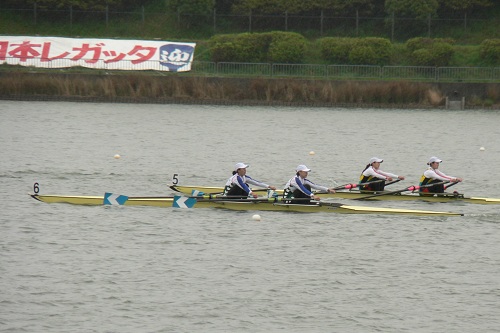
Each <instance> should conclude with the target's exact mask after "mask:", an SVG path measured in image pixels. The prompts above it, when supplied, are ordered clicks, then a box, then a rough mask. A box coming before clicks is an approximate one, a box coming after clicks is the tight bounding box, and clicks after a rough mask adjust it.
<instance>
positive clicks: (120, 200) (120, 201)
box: [102, 192, 128, 206]
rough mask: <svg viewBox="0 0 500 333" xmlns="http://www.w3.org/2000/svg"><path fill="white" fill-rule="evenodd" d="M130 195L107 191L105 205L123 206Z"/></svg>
mask: <svg viewBox="0 0 500 333" xmlns="http://www.w3.org/2000/svg"><path fill="white" fill-rule="evenodd" d="M127 200H128V197H127V196H126V195H120V194H113V193H109V192H106V193H104V200H103V202H102V203H103V205H117V206H121V205H124V204H125V202H127Z"/></svg>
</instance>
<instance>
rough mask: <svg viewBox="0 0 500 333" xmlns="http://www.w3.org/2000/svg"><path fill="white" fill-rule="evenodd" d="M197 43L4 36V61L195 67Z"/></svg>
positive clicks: (0, 59) (0, 49) (0, 39)
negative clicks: (193, 65)
mask: <svg viewBox="0 0 500 333" xmlns="http://www.w3.org/2000/svg"><path fill="white" fill-rule="evenodd" d="M195 46H196V43H177V42H166V41H150V40H117V39H96V38H62V37H30V36H0V64H5V63H7V64H9V65H21V66H34V67H43V68H65V67H74V66H81V67H88V68H95V69H110V70H115V69H117V70H157V71H171V72H185V71H189V70H191V63H192V62H193V57H194V48H195Z"/></svg>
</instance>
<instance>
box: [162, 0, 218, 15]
mask: <svg viewBox="0 0 500 333" xmlns="http://www.w3.org/2000/svg"><path fill="white" fill-rule="evenodd" d="M166 1H167V8H168V9H170V10H171V11H174V12H180V13H187V14H194V15H208V14H210V13H212V10H213V9H214V8H215V0H166Z"/></svg>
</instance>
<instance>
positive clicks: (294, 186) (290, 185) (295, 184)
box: [285, 176, 328, 197]
mask: <svg viewBox="0 0 500 333" xmlns="http://www.w3.org/2000/svg"><path fill="white" fill-rule="evenodd" d="M304 185H309V186H311V188H314V189H316V190H320V191H325V192H328V187H325V186H321V185H317V184H314V183H313V182H312V181H310V180H309V179H307V178H302V177H300V176H295V177H293V178H292V179H290V180H289V181H288V182H287V183H286V185H285V189H288V190H289V191H291V192H294V191H295V190H300V192H302V193H304V194H305V195H307V196H310V197H313V196H314V194H313V193H312V192H311V191H309V190H308V189H307V188H305V187H304Z"/></svg>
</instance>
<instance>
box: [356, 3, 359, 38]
mask: <svg viewBox="0 0 500 333" xmlns="http://www.w3.org/2000/svg"><path fill="white" fill-rule="evenodd" d="M356 36H359V10H358V9H357V8H356Z"/></svg>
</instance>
